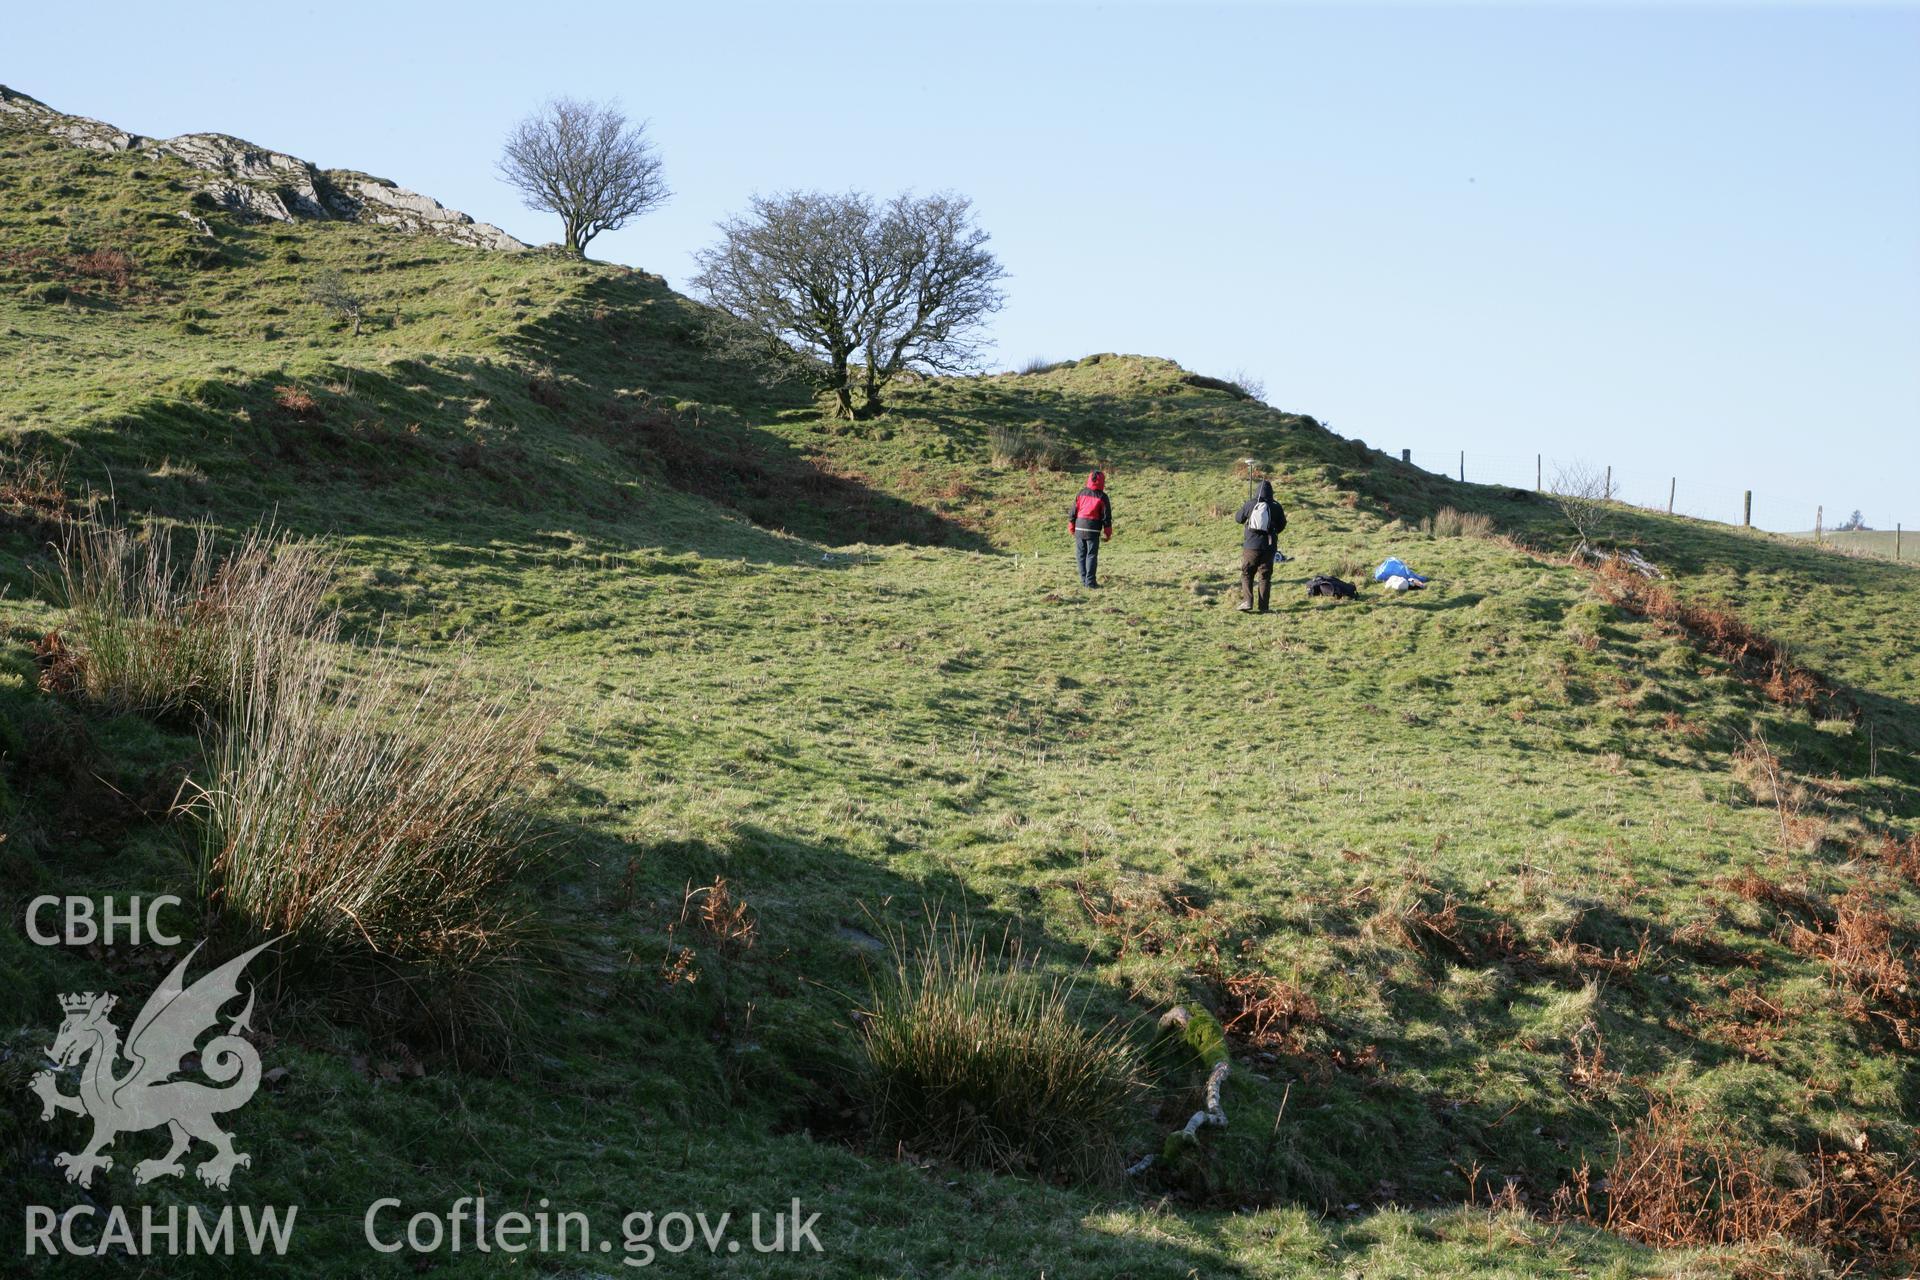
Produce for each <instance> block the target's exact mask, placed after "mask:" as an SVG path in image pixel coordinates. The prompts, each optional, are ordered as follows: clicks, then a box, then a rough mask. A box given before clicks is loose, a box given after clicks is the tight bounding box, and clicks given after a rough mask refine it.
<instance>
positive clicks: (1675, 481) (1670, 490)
mask: <svg viewBox="0 0 1920 1280" xmlns="http://www.w3.org/2000/svg"><path fill="white" fill-rule="evenodd" d="M1679 489H1680V477H1679V476H1674V477H1673V478H1671V479H1670V480H1668V481H1667V514H1668V515H1672V514H1673V495H1674V494H1675V493H1677V492H1678V491H1679Z"/></svg>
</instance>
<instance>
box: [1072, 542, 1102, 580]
mask: <svg viewBox="0 0 1920 1280" xmlns="http://www.w3.org/2000/svg"><path fill="white" fill-rule="evenodd" d="M1073 554H1074V558H1075V559H1076V560H1077V561H1078V562H1079V564H1080V585H1081V586H1083V587H1097V586H1099V585H1100V580H1099V576H1098V575H1099V571H1100V535H1099V534H1097V533H1076V534H1074V535H1073Z"/></svg>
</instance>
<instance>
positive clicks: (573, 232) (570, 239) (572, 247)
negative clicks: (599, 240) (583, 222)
mask: <svg viewBox="0 0 1920 1280" xmlns="http://www.w3.org/2000/svg"><path fill="white" fill-rule="evenodd" d="M567 252H568V253H570V254H572V255H573V256H574V257H576V258H581V257H585V256H586V250H585V249H583V248H581V247H580V228H578V227H576V226H574V225H573V223H571V222H569V223H567Z"/></svg>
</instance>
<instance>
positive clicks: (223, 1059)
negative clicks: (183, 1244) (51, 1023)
mask: <svg viewBox="0 0 1920 1280" xmlns="http://www.w3.org/2000/svg"><path fill="white" fill-rule="evenodd" d="M270 945H272V944H271V943H267V942H263V943H261V944H260V945H259V946H257V947H255V948H254V949H253V950H251V951H249V952H247V953H246V954H245V955H242V956H240V957H238V958H236V959H233V960H229V961H228V962H227V963H225V964H223V965H221V966H220V967H219V968H218V969H215V970H214V971H213V972H211V973H209V974H206V975H204V976H203V977H201V978H200V979H199V980H198V981H196V982H195V983H194V984H193V985H192V986H190V987H189V986H187V985H186V984H185V981H184V979H185V974H186V971H187V965H188V964H190V963H191V962H192V960H193V957H194V956H195V955H197V954H198V953H199V951H200V948H199V947H195V948H194V949H193V950H192V951H190V952H188V953H187V956H186V959H184V960H182V961H181V962H180V963H179V964H177V965H175V966H174V967H173V971H172V972H171V973H169V974H168V975H167V976H166V979H165V980H164V981H162V982H161V984H160V985H159V986H158V987H157V988H155V989H154V993H153V994H152V995H151V996H149V997H147V1003H146V1005H145V1006H144V1007H143V1008H142V1009H141V1010H140V1015H139V1016H138V1017H137V1018H135V1019H134V1020H133V1027H132V1029H131V1030H130V1031H129V1032H128V1033H127V1040H126V1045H125V1046H124V1048H123V1047H122V1045H121V1043H120V1032H119V1030H118V1028H116V1027H115V1026H114V1025H113V1023H112V1021H110V1020H109V1018H108V1017H107V1015H108V1014H110V1013H112V1012H113V1007H114V1005H115V1004H116V1003H117V1000H116V999H115V997H113V996H110V995H95V994H94V993H93V992H91V991H88V992H84V993H76V994H73V995H65V996H61V997H60V1008H61V1009H62V1010H63V1011H64V1012H65V1014H66V1019H65V1021H63V1022H62V1023H61V1024H60V1033H59V1034H58V1035H57V1036H55V1037H54V1041H53V1045H52V1047H51V1048H49V1049H48V1050H47V1056H48V1057H49V1058H51V1059H52V1060H53V1062H54V1064H55V1066H56V1067H61V1068H65V1067H71V1066H73V1065H75V1064H76V1063H81V1064H84V1065H82V1066H81V1069H80V1091H79V1092H78V1093H73V1094H68V1093H61V1092H59V1090H58V1084H57V1080H58V1078H57V1077H56V1076H55V1075H54V1073H53V1072H52V1071H50V1070H49V1071H42V1072H40V1073H39V1074H38V1075H36V1076H34V1078H33V1081H32V1083H31V1084H30V1086H29V1087H30V1088H31V1089H32V1090H33V1091H34V1092H35V1093H37V1094H39V1095H40V1105H41V1112H40V1118H41V1119H42V1120H51V1119H53V1117H54V1113H55V1112H57V1111H71V1112H73V1113H74V1114H75V1115H86V1116H90V1117H92V1119H93V1139H92V1141H90V1142H88V1143H87V1145H86V1147H85V1149H83V1150H81V1151H77V1152H70V1153H65V1154H61V1155H57V1156H55V1157H54V1158H53V1159H54V1163H55V1164H57V1165H59V1166H60V1167H61V1168H63V1169H65V1170H66V1171H67V1181H69V1182H77V1183H79V1184H80V1185H81V1186H83V1187H86V1186H91V1185H92V1184H93V1175H94V1172H95V1171H96V1170H99V1171H101V1172H107V1171H110V1170H111V1169H112V1168H113V1157H112V1156H108V1155H103V1154H102V1152H103V1151H104V1150H105V1149H106V1148H107V1147H109V1146H111V1145H112V1144H113V1140H114V1139H115V1138H116V1137H118V1136H119V1135H120V1134H122V1133H135V1132H138V1131H140V1130H142V1129H154V1128H158V1127H159V1126H161V1125H165V1126H166V1127H167V1133H168V1134H169V1136H170V1137H171V1138H172V1142H173V1145H172V1146H171V1147H169V1148H168V1149H167V1153H166V1154H165V1155H164V1156H162V1157H160V1158H159V1159H158V1160H142V1161H141V1162H140V1163H138V1164H136V1165H135V1166H134V1167H133V1180H134V1182H136V1183H145V1182H151V1181H153V1180H154V1179H155V1178H164V1177H177V1176H179V1175H180V1174H182V1173H184V1172H185V1171H186V1170H185V1168H184V1166H182V1164H181V1163H180V1157H181V1156H182V1155H184V1154H185V1153H186V1151H187V1148H188V1147H190V1146H191V1145H192V1144H193V1141H194V1139H196V1138H197V1139H199V1140H200V1141H201V1142H204V1143H206V1144H207V1145H209V1146H211V1147H212V1148H213V1149H214V1154H213V1155H212V1156H210V1157H208V1158H207V1159H205V1160H202V1161H201V1162H200V1165H199V1167H198V1168H197V1169H195V1170H194V1172H195V1173H196V1174H197V1175H198V1176H199V1178H200V1181H202V1182H204V1183H206V1184H207V1185H208V1186H210V1187H219V1188H221V1189H222V1190H225V1189H226V1186H227V1183H228V1180H229V1179H231V1178H232V1176H233V1171H234V1169H235V1168H236V1167H237V1166H241V1165H248V1164H251V1163H252V1162H253V1161H252V1157H250V1156H248V1155H247V1154H246V1153H245V1152H243V1151H235V1150H234V1149H233V1138H232V1137H231V1136H230V1135H229V1134H227V1133H226V1132H224V1131H223V1130H222V1129H221V1128H220V1126H219V1125H217V1124H215V1123H214V1122H213V1118H214V1117H215V1116H217V1115H219V1114H221V1113H222V1112H227V1111H233V1110H235V1109H237V1108H239V1107H241V1106H243V1105H245V1103H246V1101H247V1100H248V1099H249V1098H251V1097H253V1094H254V1090H256V1089H258V1088H259V1087H260V1055H259V1053H258V1052H256V1051H255V1049H254V1047H253V1046H252V1045H251V1044H248V1043H247V1042H246V1040H244V1039H242V1038H241V1036H240V1032H242V1031H244V1030H246V1029H247V1019H248V1018H249V1017H251V1016H252V1014H253V992H252V991H251V990H249V991H248V993H247V1004H246V1007H245V1008H244V1009H242V1010H241V1011H240V1014H239V1016H238V1017H236V1018H234V1019H233V1020H232V1021H231V1022H229V1023H228V1024H227V1029H226V1031H225V1032H224V1033H223V1034H221V1035H217V1036H215V1037H214V1038H213V1039H212V1040H209V1041H208V1042H207V1043H206V1045H205V1046H204V1047H203V1048H202V1049H201V1050H200V1067H199V1070H200V1072H201V1074H203V1075H205V1076H206V1077H207V1079H208V1080H211V1081H212V1082H213V1085H224V1086H225V1087H224V1088H215V1087H213V1086H212V1085H208V1084H203V1083H201V1082H200V1081H199V1080H193V1079H179V1080H176V1079H174V1077H175V1076H176V1075H179V1074H180V1072H181V1059H182V1058H184V1057H186V1056H187V1055H188V1054H190V1053H192V1052H193V1051H194V1047H195V1043H196V1042H197V1041H198V1040H199V1039H200V1037H201V1035H202V1034H204V1033H205V1032H206V1031H207V1030H209V1029H210V1028H213V1027H214V1026H215V1025H216V1024H217V1023H218V1022H219V1021H220V1009H221V1007H222V1006H223V1005H225V1004H226V1003H227V1002H228V1001H230V1000H233V999H234V998H236V997H237V996H238V995H239V994H240V989H239V978H240V971H241V970H242V969H244V968H246V967H247V962H248V961H249V960H251V959H253V958H254V957H255V956H256V955H259V954H260V952H261V951H263V950H265V949H266V948H267V947H268V946H270ZM121 1059H125V1060H126V1061H127V1062H128V1063H130V1064H132V1065H131V1066H130V1067H129V1068H128V1069H127V1070H126V1071H125V1072H124V1073H123V1074H116V1071H115V1067H116V1064H117V1063H118V1062H119V1061H120V1060H121Z"/></svg>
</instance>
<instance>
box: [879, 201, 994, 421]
mask: <svg viewBox="0 0 1920 1280" xmlns="http://www.w3.org/2000/svg"><path fill="white" fill-rule="evenodd" d="M878 231H879V243H878V246H877V252H876V254H875V257H876V259H877V262H876V268H877V269H876V271H875V273H874V274H875V281H876V283H875V288H874V298H873V316H872V322H871V324H870V326H869V328H868V332H867V341H866V350H865V357H866V364H865V369H864V373H865V375H866V377H865V386H864V388H863V390H864V392H865V401H866V402H865V404H863V405H862V406H861V407H862V409H863V410H864V411H865V412H867V413H879V412H880V411H881V409H882V408H883V407H884V406H883V405H882V403H881V391H882V389H883V388H884V387H885V386H886V385H887V383H889V382H891V381H892V380H893V379H894V377H895V376H896V375H898V374H899V373H900V371H901V370H903V369H909V368H915V369H924V370H927V371H928V372H931V373H961V372H964V371H966V370H968V369H971V368H974V367H977V365H978V364H979V360H980V353H981V350H982V348H983V347H984V345H985V343H984V342H983V341H982V340H981V338H980V326H981V324H982V323H984V322H985V320H986V318H987V317H988V316H990V315H992V314H993V313H994V312H996V311H998V310H999V309H1000V306H1001V303H1002V301H1003V295H1002V293H1001V291H1000V287H999V286H1000V281H1001V280H1003V279H1004V278H1005V277H1006V274H1007V273H1006V272H1005V271H1004V270H1003V269H1002V268H1001V266H1000V263H999V262H998V261H997V260H996V259H995V258H994V256H993V254H991V253H990V252H988V250H987V247H986V245H987V240H988V239H989V237H988V235H987V233H986V232H985V231H983V230H981V229H980V228H979V227H977V226H975V225H974V223H973V201H971V200H969V199H967V198H966V197H965V196H962V195H956V194H955V193H953V192H950V191H941V192H936V193H934V194H933V195H930V196H928V197H926V198H925V199H921V200H916V199H914V198H913V196H912V195H901V196H898V197H896V198H895V199H894V200H893V202H892V203H891V204H889V205H888V206H887V210H886V214H885V216H884V217H883V218H882V219H881V221H880V225H879V228H878Z"/></svg>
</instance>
